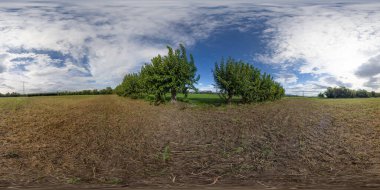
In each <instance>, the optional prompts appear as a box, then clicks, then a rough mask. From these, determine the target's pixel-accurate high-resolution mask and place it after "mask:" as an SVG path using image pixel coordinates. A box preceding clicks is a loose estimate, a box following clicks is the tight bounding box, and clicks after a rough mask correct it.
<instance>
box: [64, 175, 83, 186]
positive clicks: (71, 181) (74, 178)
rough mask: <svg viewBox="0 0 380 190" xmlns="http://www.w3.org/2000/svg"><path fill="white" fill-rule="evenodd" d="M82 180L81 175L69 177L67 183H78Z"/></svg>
mask: <svg viewBox="0 0 380 190" xmlns="http://www.w3.org/2000/svg"><path fill="white" fill-rule="evenodd" d="M80 181H81V179H80V178H79V177H73V178H69V179H67V181H66V182H67V183H68V184H77V183H79V182H80Z"/></svg>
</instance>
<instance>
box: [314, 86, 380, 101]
mask: <svg viewBox="0 0 380 190" xmlns="http://www.w3.org/2000/svg"><path fill="white" fill-rule="evenodd" d="M318 97H320V98H322V97H326V98H370V97H380V93H376V92H375V91H371V92H368V91H367V90H364V89H359V90H352V89H349V88H346V87H344V86H340V87H329V88H327V90H326V91H325V92H324V93H320V94H319V95H318Z"/></svg>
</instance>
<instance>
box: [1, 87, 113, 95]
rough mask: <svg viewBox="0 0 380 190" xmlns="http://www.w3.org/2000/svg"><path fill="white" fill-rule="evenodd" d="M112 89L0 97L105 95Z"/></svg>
mask: <svg viewBox="0 0 380 190" xmlns="http://www.w3.org/2000/svg"><path fill="white" fill-rule="evenodd" d="M112 93H113V89H112V88H111V87H107V88H105V89H101V90H98V89H94V90H81V91H63V92H46V93H28V94H20V93H17V92H12V93H9V92H8V93H6V94H2V93H0V97H21V96H25V97H32V96H65V95H106V94H112Z"/></svg>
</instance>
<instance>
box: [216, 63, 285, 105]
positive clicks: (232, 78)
mask: <svg viewBox="0 0 380 190" xmlns="http://www.w3.org/2000/svg"><path fill="white" fill-rule="evenodd" d="M213 76H214V81H215V84H216V87H217V88H218V89H219V94H220V97H221V98H222V99H223V100H225V102H226V103H231V101H232V98H233V97H234V96H240V97H241V98H242V102H243V103H251V102H263V101H267V100H277V99H280V98H281V97H283V96H284V95H285V90H284V88H283V87H282V86H281V85H280V83H278V82H275V81H274V80H273V78H272V77H271V76H270V75H269V74H266V73H264V74H261V72H260V70H258V69H257V68H255V67H254V66H253V65H251V64H249V63H245V62H243V61H236V60H234V59H232V58H228V59H227V61H224V59H222V60H221V61H220V63H215V66H214V70H213Z"/></svg>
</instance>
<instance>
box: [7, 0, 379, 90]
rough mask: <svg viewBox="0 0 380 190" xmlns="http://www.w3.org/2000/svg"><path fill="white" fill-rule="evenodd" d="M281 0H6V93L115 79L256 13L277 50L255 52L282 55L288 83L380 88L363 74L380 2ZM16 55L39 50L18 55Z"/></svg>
mask: <svg viewBox="0 0 380 190" xmlns="http://www.w3.org/2000/svg"><path fill="white" fill-rule="evenodd" d="M242 3H243V4H242ZM278 3H279V2H278V1H273V2H272V3H271V2H268V1H264V0H262V1H255V2H252V1H246V2H245V3H244V1H240V2H236V1H233V2H232V1H226V2H222V1H217V2H216V1H192V2H190V1H149V2H139V1H121V0H111V1H100V0H99V1H95V0H94V1H89V0H82V1H74V0H68V1H65V2H60V1H58V0H53V1H19V0H16V1H10V0H9V1H2V2H0V33H1V38H0V84H1V85H0V92H7V91H13V90H16V91H20V90H21V86H22V85H20V84H21V83H20V81H27V85H26V87H27V89H28V90H29V91H28V92H37V91H55V90H79V89H85V88H103V87H106V86H115V85H116V84H117V83H119V82H120V79H121V78H122V77H123V75H124V74H125V73H126V72H133V71H136V70H138V69H139V67H140V66H141V65H142V64H143V63H144V62H149V61H150V58H151V57H153V56H155V55H157V54H159V53H161V54H162V53H164V52H165V51H166V50H165V45H167V44H169V45H177V44H178V43H179V42H183V43H185V44H187V45H188V46H191V45H193V44H195V43H197V42H198V41H200V40H202V39H206V38H208V37H209V36H210V35H212V34H213V32H215V31H216V30H218V29H219V27H221V26H223V27H226V26H231V27H232V26H234V27H236V29H237V30H239V31H245V32H246V31H250V28H252V27H255V26H254V25H255V24H254V23H255V22H254V21H255V20H257V19H258V18H260V19H263V20H265V21H266V22H265V24H266V27H267V28H266V30H265V32H264V34H263V35H264V36H263V40H265V41H266V42H267V43H268V46H267V48H268V49H266V50H267V52H270V53H268V54H262V55H259V56H258V58H259V59H260V60H263V61H266V62H271V63H278V64H273V65H272V66H273V67H274V68H275V67H280V68H282V69H280V71H279V73H277V75H275V76H276V80H277V81H279V82H281V83H284V84H285V85H286V87H287V89H289V90H291V89H292V88H294V89H297V88H300V85H301V86H305V88H311V87H314V88H315V89H317V90H318V88H319V87H320V86H325V85H339V84H350V85H352V87H353V88H362V87H368V88H370V87H371V88H372V89H376V88H377V89H379V87H380V86H379V85H377V84H378V81H379V77H378V76H377V75H376V73H373V76H371V77H363V76H358V75H357V74H356V73H357V72H358V69H359V68H360V67H361V65H364V64H368V63H369V61H370V60H371V59H372V60H373V59H374V58H375V57H376V56H378V55H379V54H380V12H379V11H378V10H380V3H377V2H376V1H368V2H363V1H361V2H359V3H354V2H343V3H340V4H336V3H326V2H325V1H321V2H316V1H314V2H313V3H305V2H304V1H281V4H280V5H278ZM226 28H228V27H226ZM255 35H257V34H255ZM231 48H233V47H231ZM21 50H22V51H21ZM49 52H50V54H51V53H53V54H57V55H56V56H58V57H59V58H57V59H55V58H54V56H50V54H49ZM18 58H33V59H32V60H28V61H27V62H24V63H23V62H17V63H16V62H15V61H12V60H14V59H18ZM60 59H63V62H62V63H60V62H59V60H60ZM61 64H63V66H62V65H61ZM57 65H60V66H57ZM290 68H291V69H294V68H296V70H290ZM17 69H18V70H17ZM297 72H298V73H306V74H311V75H312V76H314V77H316V78H319V79H316V80H312V81H306V83H308V84H299V83H302V82H304V81H302V80H301V79H299V77H297ZM293 73H294V74H293ZM286 75H288V76H286ZM200 86H201V87H200V88H202V89H211V88H213V87H212V86H209V85H208V86H207V85H200Z"/></svg>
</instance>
